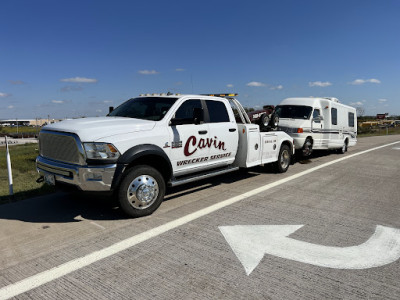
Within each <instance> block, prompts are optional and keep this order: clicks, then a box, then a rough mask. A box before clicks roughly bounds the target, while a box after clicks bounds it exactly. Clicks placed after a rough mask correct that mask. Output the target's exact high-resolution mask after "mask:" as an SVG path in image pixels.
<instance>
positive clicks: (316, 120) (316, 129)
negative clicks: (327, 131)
mask: <svg viewBox="0 0 400 300" xmlns="http://www.w3.org/2000/svg"><path fill="white" fill-rule="evenodd" d="M321 119H323V118H322V116H321V113H320V109H319V108H314V111H313V116H312V120H311V131H312V133H313V139H314V145H313V147H321V146H323V132H324V123H323V122H322V120H321Z"/></svg>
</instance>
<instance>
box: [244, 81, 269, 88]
mask: <svg viewBox="0 0 400 300" xmlns="http://www.w3.org/2000/svg"><path fill="white" fill-rule="evenodd" d="M246 85H247V86H257V87H259V86H266V84H265V83H262V82H258V81H251V82H249V83H248V84H246Z"/></svg>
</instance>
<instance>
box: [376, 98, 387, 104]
mask: <svg viewBox="0 0 400 300" xmlns="http://www.w3.org/2000/svg"><path fill="white" fill-rule="evenodd" d="M386 101H387V99H379V100H378V102H379V103H381V104H382V103H385V102H386Z"/></svg>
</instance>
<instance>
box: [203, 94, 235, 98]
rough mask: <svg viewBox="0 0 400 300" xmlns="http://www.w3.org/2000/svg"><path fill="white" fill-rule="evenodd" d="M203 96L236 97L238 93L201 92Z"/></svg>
mask: <svg viewBox="0 0 400 300" xmlns="http://www.w3.org/2000/svg"><path fill="white" fill-rule="evenodd" d="M202 95H203V96H212V97H236V96H237V95H238V94H202Z"/></svg>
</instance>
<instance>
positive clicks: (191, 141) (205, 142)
mask: <svg viewBox="0 0 400 300" xmlns="http://www.w3.org/2000/svg"><path fill="white" fill-rule="evenodd" d="M190 146H192V147H194V150H193V151H190V149H189V148H190ZM212 146H214V148H215V149H219V150H223V151H226V148H225V142H221V141H218V139H217V137H216V136H215V137H214V139H212V138H211V139H210V138H207V139H200V140H199V142H198V143H197V139H196V137H195V136H193V135H192V136H190V137H189V138H188V140H187V141H186V144H185V147H184V148H183V153H184V154H185V156H190V155H193V153H195V152H196V151H197V149H203V148H207V147H208V148H211V147H212Z"/></svg>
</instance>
